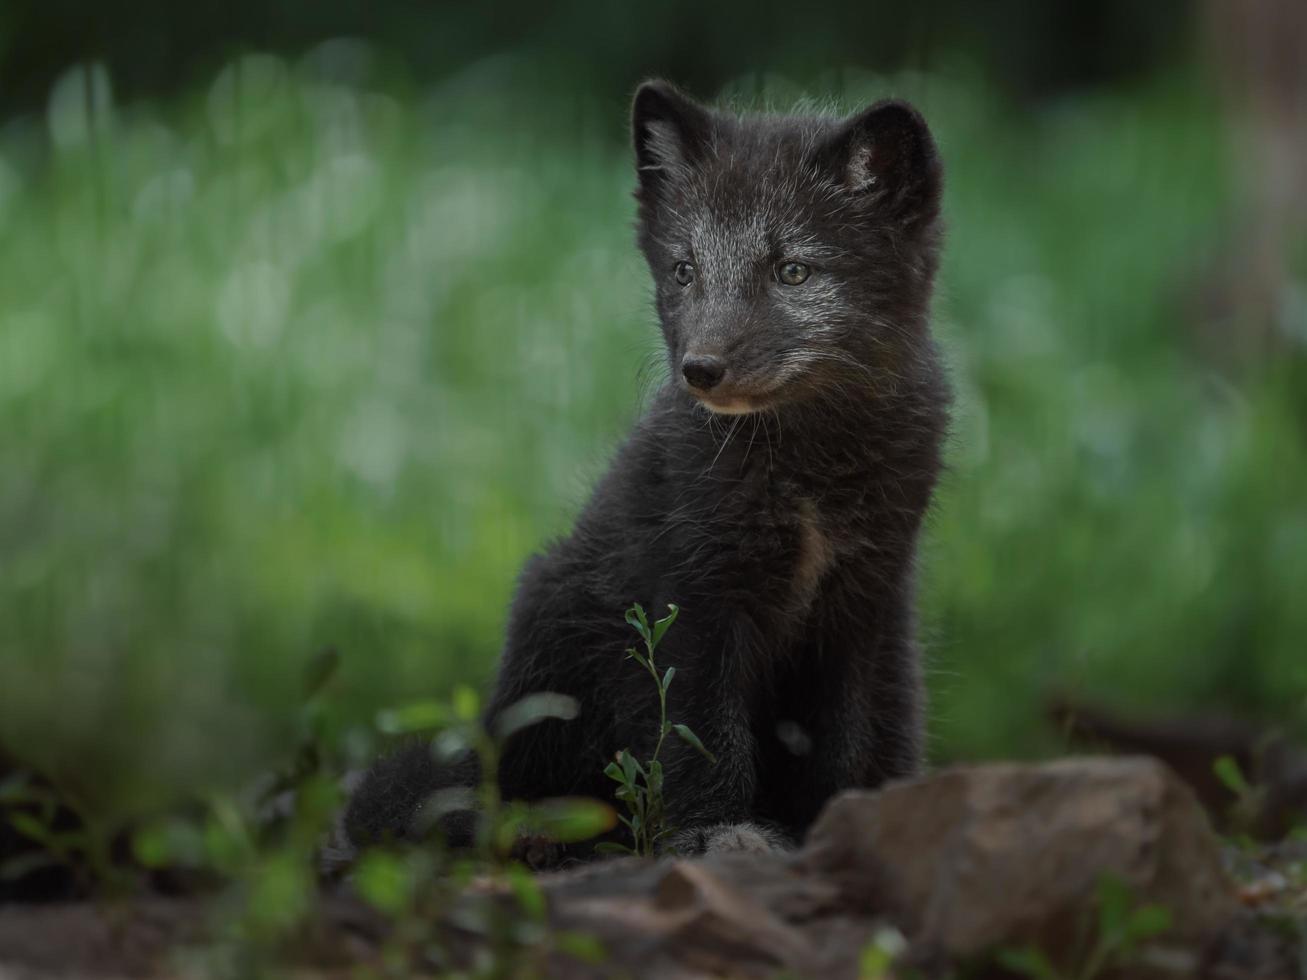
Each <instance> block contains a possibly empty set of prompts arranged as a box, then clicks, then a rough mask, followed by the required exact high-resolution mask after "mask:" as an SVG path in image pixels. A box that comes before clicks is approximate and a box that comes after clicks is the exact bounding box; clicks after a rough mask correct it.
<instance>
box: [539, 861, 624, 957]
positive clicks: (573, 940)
mask: <svg viewBox="0 0 1307 980" xmlns="http://www.w3.org/2000/svg"><path fill="white" fill-rule="evenodd" d="M599 846H600V847H603V846H604V845H602V844H600V845H599ZM616 846H617V847H621V846H622V845H620V844H618V845H616ZM596 850H598V848H596ZM623 850H626V849H625V848H623ZM551 938H552V941H553V944H554V949H556V950H558V952H560V953H563V954H564V955H566V956H570V957H572V959H574V960H580V961H581V962H582V963H589V964H591V965H592V966H598V965H599V964H601V963H604V962H606V961H607V959H608V950H607V949H605V948H604V944H603V943H601V942H600V941H599V940H598V939H596V938H595V937H594V936H592V935H590V934H589V933H586V932H555V933H553V935H552V937H551Z"/></svg>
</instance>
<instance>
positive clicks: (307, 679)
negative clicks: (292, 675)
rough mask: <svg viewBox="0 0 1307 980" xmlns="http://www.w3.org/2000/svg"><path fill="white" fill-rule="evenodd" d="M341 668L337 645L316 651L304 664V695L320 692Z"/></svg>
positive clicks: (302, 681) (306, 696) (309, 695)
mask: <svg viewBox="0 0 1307 980" xmlns="http://www.w3.org/2000/svg"><path fill="white" fill-rule="evenodd" d="M339 669H340V654H339V653H338V652H336V648H335V647H327V648H326V649H325V650H319V651H318V652H317V653H315V654H314V655H313V656H312V657H310V658H309V662H308V663H307V664H305V665H304V677H303V679H302V680H301V685H302V690H303V692H304V697H305V698H311V697H313V696H314V695H315V694H317V693H319V692H320V691H321V690H322V689H323V688H324V687H326V686H327V684H328V683H330V682H331V679H332V678H333V677H335V676H336V672H337V671H338V670H339Z"/></svg>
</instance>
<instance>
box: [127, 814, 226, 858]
mask: <svg viewBox="0 0 1307 980" xmlns="http://www.w3.org/2000/svg"><path fill="white" fill-rule="evenodd" d="M132 852H133V853H134V854H135V855H136V860H138V861H140V862H141V864H143V865H145V866H146V867H147V868H164V867H168V866H169V865H174V866H180V867H188V868H198V867H203V866H204V865H205V864H206V863H207V861H208V853H207V851H206V849H205V844H204V830H203V828H202V827H199V826H197V825H196V824H193V823H191V822H190V821H189V820H182V819H179V818H176V817H173V818H169V819H165V820H160V821H158V822H155V823H152V824H147V825H146V826H144V827H142V828H141V829H140V830H138V831H137V832H136V833H135V834H133V835H132Z"/></svg>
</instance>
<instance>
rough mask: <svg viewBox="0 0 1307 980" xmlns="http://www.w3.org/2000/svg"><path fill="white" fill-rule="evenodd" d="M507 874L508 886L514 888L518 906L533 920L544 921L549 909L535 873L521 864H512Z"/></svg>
mask: <svg viewBox="0 0 1307 980" xmlns="http://www.w3.org/2000/svg"><path fill="white" fill-rule="evenodd" d="M507 875H508V886H509V888H511V889H512V890H513V896H514V897H515V898H516V899H517V904H518V908H520V909H521V910H522V911H523V912H524V913H526V916H527V918H529V919H531V920H532V921H533V922H540V921H542V920H543V919H544V917H545V913H546V912H547V910H548V909H547V905H546V903H545V893H544V891H543V890H542V889H541V887H540V885H539V883H537V882H536V879H535V875H533V874H531V872H530V871H528V870H527V869H526V868H524V867H522V865H520V864H513V865H510V866H509V868H508V871H507Z"/></svg>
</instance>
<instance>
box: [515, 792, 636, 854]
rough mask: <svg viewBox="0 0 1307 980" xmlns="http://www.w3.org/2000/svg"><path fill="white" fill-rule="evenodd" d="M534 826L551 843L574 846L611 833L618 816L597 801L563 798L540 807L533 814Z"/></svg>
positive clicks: (533, 810)
mask: <svg viewBox="0 0 1307 980" xmlns="http://www.w3.org/2000/svg"><path fill="white" fill-rule="evenodd" d="M531 823H532V824H533V825H534V826H536V827H538V828H540V830H541V832H542V833H543V834H544V835H545V836H546V837H549V838H550V839H551V840H556V841H558V842H559V843H560V844H574V843H576V842H577V841H583V840H589V839H590V838H592V837H598V836H599V835H600V834H603V833H607V832H608V831H610V830H612V829H613V826H614V825H615V824H616V823H617V813H616V812H615V811H614V810H613V808H612V807H610V806H609V805H608V804H607V803H600V802H599V801H598V800H591V799H586V798H584V797H560V798H558V799H552V800H544V801H542V802H540V803H537V804H536V805H535V806H534V807H533V808H532V810H531Z"/></svg>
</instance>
